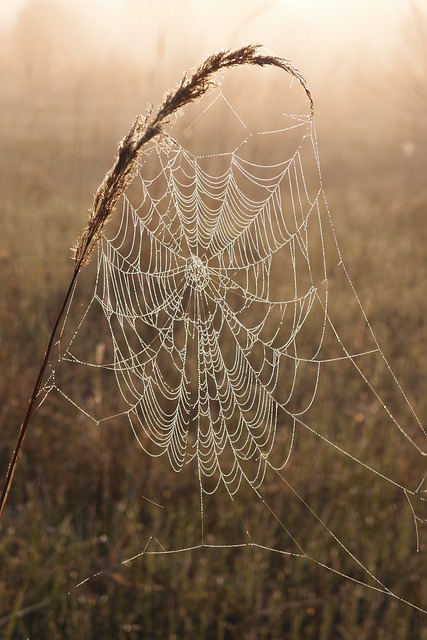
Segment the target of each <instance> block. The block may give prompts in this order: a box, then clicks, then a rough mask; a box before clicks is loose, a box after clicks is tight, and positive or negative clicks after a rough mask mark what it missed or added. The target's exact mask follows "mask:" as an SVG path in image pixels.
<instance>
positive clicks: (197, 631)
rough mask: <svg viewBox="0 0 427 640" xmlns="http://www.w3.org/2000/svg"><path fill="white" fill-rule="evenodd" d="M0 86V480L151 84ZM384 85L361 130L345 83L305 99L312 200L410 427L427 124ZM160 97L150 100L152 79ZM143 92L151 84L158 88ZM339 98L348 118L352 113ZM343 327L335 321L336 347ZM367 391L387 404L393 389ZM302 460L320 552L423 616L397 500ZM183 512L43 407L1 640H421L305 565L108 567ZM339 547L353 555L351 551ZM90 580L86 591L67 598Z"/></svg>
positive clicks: (379, 437)
mask: <svg viewBox="0 0 427 640" xmlns="http://www.w3.org/2000/svg"><path fill="white" fill-rule="evenodd" d="M2 72H3V77H4V78H5V81H4V90H3V92H2V97H1V100H0V141H1V148H2V154H1V158H0V193H1V203H0V216H1V233H0V265H1V275H0V286H1V303H0V370H1V385H0V434H1V437H0V477H3V475H4V473H5V470H6V468H7V464H8V460H9V457H10V454H11V451H12V449H13V446H14V442H15V438H16V434H17V430H18V427H19V424H20V423H21V421H22V417H23V413H24V410H25V407H26V403H27V401H28V398H29V395H30V393H31V390H32V385H33V383H34V379H35V377H36V374H37V370H38V366H39V364H40V359H41V357H42V355H43V351H44V348H45V345H46V342H47V339H48V335H49V331H50V328H51V326H52V322H53V320H54V318H55V315H56V313H57V310H58V307H59V305H60V302H61V298H62V295H63V292H64V288H65V286H66V285H67V283H68V281H69V278H70V275H71V272H72V266H73V265H72V261H71V259H70V255H71V252H70V249H69V248H70V247H71V246H72V245H73V244H74V242H75V240H76V237H77V235H78V233H79V232H80V230H81V228H82V226H83V225H84V223H85V219H86V212H87V209H88V207H89V206H90V204H91V200H92V196H93V193H94V192H95V190H96V188H97V186H98V184H99V182H100V181H101V179H102V178H103V176H104V173H105V171H106V170H107V169H108V168H109V166H110V165H111V163H112V159H113V157H114V153H115V148H116V145H117V142H118V140H119V139H120V138H121V137H122V136H123V135H124V133H125V132H126V130H127V128H128V126H129V124H130V122H131V121H132V119H133V117H134V115H135V114H136V113H138V112H140V111H141V110H143V106H144V105H145V103H146V101H147V99H151V98H152V96H151V95H150V82H153V70H152V69H148V70H145V71H144V72H143V71H141V69H138V68H137V67H135V66H132V65H130V64H129V65H126V67H125V70H124V67H123V64H121V63H120V61H114V59H110V60H108V61H107V62H106V63H105V65H99V66H97V67H96V68H93V66H92V67H91V68H90V69H89V70H87V69H86V70H76V71H75V73H73V74H70V75H69V77H61V78H55V81H52V79H51V78H49V77H45V76H44V74H43V71H40V70H38V71H37V73H35V74H34V73H33V74H29V75H28V70H26V68H25V67H22V66H19V65H18V64H17V66H16V68H15V67H9V66H6V65H4V68H3V69H2ZM181 72H182V69H177V70H176V73H174V74H172V72H171V77H173V79H175V78H177V77H179V75H180V73H181ZM399 78H400V72H399V70H395V76H394V83H395V85H396V88H395V94H394V98H393V101H392V102H393V104H392V105H391V106H390V107H389V108H388V107H387V108H386V107H385V106H384V103H383V99H382V97H381V96H382V94H383V92H382V91H380V96H378V94H377V93H375V92H374V93H373V94H372V95H370V99H371V100H372V102H373V105H372V111H371V112H370V115H369V117H368V115H367V114H368V112H367V111H366V110H365V111H364V112H363V117H362V118H361V117H360V112H359V107H360V104H362V105H363V104H366V102H367V101H366V100H365V102H363V100H362V99H360V95H361V93H362V94H363V92H368V94H369V86H368V88H367V87H366V85H363V84H362V86H361V85H360V82H359V80H358V79H357V78H356V80H355V81H354V86H351V87H350V88H349V89H348V91H349V94H348V95H347V97H346V100H345V101H344V107H343V104H342V101H343V100H344V99H343V98H341V99H338V98H337V97H336V96H335V98H334V96H333V95H332V92H333V90H332V88H328V87H327V88H325V89H324V92H325V93H319V95H318V96H315V101H316V103H317V104H318V110H317V127H318V135H319V149H320V159H321V164H322V171H323V176H324V182H325V189H326V195H327V197H328V200H329V206H330V209H331V211H332V216H333V220H334V224H335V227H336V231H337V235H338V238H339V243H340V247H341V249H342V253H343V256H344V260H345V262H346V264H347V267H348V269H349V272H350V274H351V277H352V280H353V282H354V284H355V286H356V289H357V292H358V294H359V296H360V299H361V300H362V303H363V305H364V308H365V309H366V310H367V312H368V315H369V318H370V321H371V322H372V325H373V327H374V331H375V333H376V335H377V337H378V338H379V341H380V344H381V346H382V348H383V350H384V353H385V355H386V357H387V358H388V359H389V360H390V362H391V364H392V366H393V369H394V371H395V372H396V374H397V377H398V378H399V380H401V382H402V385H403V387H404V389H405V390H406V392H407V393H408V396H409V399H410V401H411V403H412V404H413V406H414V408H415V410H416V411H417V413H418V415H419V416H420V418H421V420H422V421H423V419H425V416H427V396H426V394H425V381H426V380H427V351H426V347H425V345H426V344H427V322H426V312H427V301H426V296H425V287H426V282H427V249H426V243H425V238H426V237H427V215H426V214H427V186H426V183H425V168H426V166H427V138H426V136H425V133H423V132H425V131H426V130H427V127H426V125H427V119H425V120H424V121H423V122H424V127H425V128H424V129H422V128H420V126H419V123H418V120H417V118H418V117H419V109H418V106H417V104H418V102H417V101H415V100H414V95H415V96H416V95H417V91H418V87H417V86H415V85H414V86H412V87H411V90H412V93H409V92H408V93H406V94H405V104H404V107H403V108H400V107H396V106H395V105H396V104H398V105H399V101H400V99H401V98H402V93H401V91H400V90H399V87H398V86H397V85H398V81H399ZM408 78H409V76H406V77H405V79H406V80H408ZM164 80H165V85H164V87H163V88H164V89H166V88H168V86H169V84H170V82H169V77H168V78H165V79H164ZM173 81H174V80H173ZM425 82H427V78H426V77H424V83H425ZM155 83H156V85H159V84H160V81H159V79H158V78H156V81H155ZM387 86H389V85H388V84H387V82H386V80H384V87H387ZM420 86H421V87H423V90H425V84H424V85H420ZM334 90H335V91H338V89H337V87H334ZM385 90H386V89H385V88H384V91H385ZM156 91H158V86H156ZM352 91H353V96H358V97H359V99H360V100H361V103H358V102H357V100H356V99H352V97H351V95H350V94H351V92H352ZM420 91H421V90H420ZM380 105H381V108H380ZM376 107H377V108H376ZM343 108H344V109H345V111H344V112H345V122H344V118H343V115H342V114H343ZM411 112H412V113H413V114H414V115H413V117H411V116H410V114H411ZM349 123H350V125H351V126H349ZM415 123H416V124H415ZM344 312H345V310H344ZM356 328H357V327H356ZM354 330H355V327H354V325H353V324H352V318H351V317H350V318H349V319H348V327H347V328H346V331H348V332H349V333H351V332H352V331H354ZM333 382H334V384H332V383H333ZM76 384H78V381H76ZM331 385H332V386H331V387H329V388H326V389H324V388H322V391H321V393H320V394H319V397H318V399H317V403H316V411H317V413H316V418H317V420H318V421H319V423H322V422H324V423H328V424H329V428H330V429H331V430H332V431H333V430H334V429H335V430H339V428H340V425H342V422H343V420H347V421H352V420H353V421H354V413H353V415H351V413H349V412H350V409H349V407H350V406H353V405H352V404H351V403H350V400H354V397H355V396H357V394H360V388H359V386H358V383H357V381H356V382H355V381H354V378H349V379H348V380H339V381H331ZM383 392H384V394H385V395H386V396H387V394H392V388H391V387H390V388H389V389H387V388H385V389H384V390H383ZM383 426H384V425H382V424H381V423H380V420H378V423H376V424H375V427H376V430H375V440H374V441H369V442H367V445H366V446H367V449H369V450H370V451H374V452H377V454H378V455H380V456H381V457H382V459H383V461H384V462H385V463H386V466H389V465H390V467H393V466H396V467H399V468H400V475H401V476H402V477H405V474H406V475H407V477H408V478H410V476H411V460H408V459H403V458H402V457H401V456H400V455H399V453H400V452H399V451H398V450H396V447H395V446H394V444H393V442H392V441H390V439H389V438H388V437H387V433H386V429H383V428H382V427H383ZM312 443H313V441H312V440H311V441H310V440H309V439H308V438H307V441H305V440H302V441H301V443H300V444H299V445H298V450H297V452H296V453H295V454H294V455H296V456H297V459H298V464H297V465H295V466H293V467H292V481H293V483H294V484H295V485H296V486H297V487H298V489H299V491H300V492H301V493H302V495H304V496H306V497H309V499H310V504H312V505H313V508H314V506H315V509H316V513H317V514H318V516H319V517H320V518H321V519H322V520H323V521H325V522H327V523H328V526H329V527H330V528H331V529H332V530H333V531H334V532H335V533H337V535H338V537H340V538H342V539H344V540H348V542H349V544H350V543H351V544H352V545H353V547H355V548H357V549H360V553H361V555H362V556H363V557H364V561H365V563H366V564H367V566H369V567H372V570H373V571H374V573H375V575H378V576H379V577H380V579H381V580H383V581H384V583H385V584H386V585H387V587H388V588H390V589H391V590H392V591H393V592H395V593H397V594H398V595H399V596H401V597H402V598H405V599H406V600H408V601H409V602H414V603H416V604H419V605H420V606H422V605H423V604H424V606H426V603H427V579H426V575H427V571H426V570H427V560H426V554H427V539H426V531H425V527H424V530H423V528H422V527H420V535H421V538H420V553H418V554H417V553H416V551H415V548H416V539H415V528H414V522H413V518H412V515H411V512H410V509H409V507H408V503H407V501H406V500H405V498H404V495H403V494H402V492H400V491H398V490H394V489H393V487H391V488H389V489H388V490H384V487H383V486H380V483H378V488H377V484H376V479H375V477H373V476H372V475H371V474H369V473H366V472H365V470H363V469H362V468H358V467H356V468H355V465H354V464H350V463H349V462H348V461H346V460H343V459H340V458H338V457H337V456H336V455H333V452H332V451H331V452H329V454H328V451H327V450H326V451H325V449H323V450H322V452H323V455H322V457H320V456H319V457H316V459H314V456H313V450H312V448H311V446H312ZM148 487H151V488H153V487H154V488H155V489H156V490H157V491H158V493H159V495H164V496H165V495H167V492H168V491H171V488H173V491H174V496H175V498H174V505H173V509H171V510H169V511H168V512H167V513H163V512H162V511H160V510H158V511H156V510H152V509H151V510H149V509H148V508H147V505H146V504H145V503H144V501H141V499H140V496H141V495H143V494H144V493H145V492H146V491H147V488H148ZM265 491H266V493H267V494H268V496H269V497H270V501H271V504H272V505H273V508H274V509H275V510H276V511H277V513H279V514H281V513H283V514H286V523H287V526H290V527H291V528H292V529H293V530H295V531H298V532H301V535H302V536H303V537H304V536H306V533H307V534H308V533H310V544H312V545H313V552H315V551H316V545H318V546H319V548H320V547H321V546H322V545H323V546H324V548H322V549H320V551H321V553H326V554H327V556H328V557H329V558H330V559H331V562H333V561H334V553H335V551H334V545H333V544H332V541H331V540H329V541H328V540H325V537H324V536H322V535H320V534H321V532H320V531H319V535H317V531H316V529H315V527H314V528H313V529H311V531H310V532H307V531H306V530H307V526H308V525H307V520H306V518H305V515H304V512H303V511H302V510H298V509H295V510H294V511H292V510H291V509H288V506H287V505H288V503H287V499H288V496H287V495H286V492H284V488H283V483H281V482H279V481H278V478H277V477H276V478H275V477H274V476H273V477H271V478H269V480H268V484H267V486H266V487H265ZM221 501H222V498H221V496H218V497H216V498H215V500H213V503H212V505H211V509H212V513H213V514H215V516H216V522H215V526H216V527H217V528H218V529H222V528H224V529H229V528H230V527H231V528H232V527H233V518H232V516H231V514H230V512H229V505H228V502H225V501H224V502H221ZM242 502H243V503H244V504H245V505H246V508H247V510H248V513H249V514H250V515H249V516H248V518H249V522H250V529H251V532H252V533H253V534H254V535H255V536H257V535H258V534H259V536H260V538H262V539H264V540H266V544H268V545H269V546H271V547H274V546H278V545H279V546H280V539H281V536H283V531H282V530H281V528H280V526H279V524H278V523H276V525H274V522H273V523H271V522H269V527H266V523H265V522H264V521H263V514H262V512H260V510H259V508H258V507H259V505H257V503H256V502H254V501H253V496H251V495H250V494H249V493H248V495H245V493H244V491H243V495H242ZM349 507H350V508H349ZM198 509H199V503H198V494H197V491H196V492H195V491H194V478H192V477H191V475H189V474H187V475H185V474H184V475H183V476H182V477H178V478H176V477H175V476H174V474H173V473H172V472H171V471H170V469H169V467H168V466H167V464H166V463H165V462H162V461H161V460H160V461H156V460H152V461H151V462H150V464H149V465H146V466H142V465H141V451H140V450H139V448H138V447H137V446H136V443H135V441H134V438H133V436H132V434H130V433H129V432H128V431H125V430H121V429H114V428H111V429H105V430H94V429H92V428H90V427H88V425H87V423H85V422H84V421H83V420H79V419H77V418H76V416H75V415H74V414H72V413H70V412H69V407H67V405H65V403H64V405H61V404H58V405H53V406H49V410H47V409H46V410H44V409H43V408H42V409H41V410H40V412H39V414H37V415H36V416H35V420H34V424H33V425H32V427H31V428H30V431H29V434H28V437H27V440H26V442H25V446H24V450H23V455H22V458H21V460H20V463H19V466H18V471H17V474H16V478H15V480H14V485H13V489H12V492H11V495H10V498H9V502H8V505H7V507H6V509H5V513H4V516H3V518H2V519H1V521H0V636H1V637H4V638H5V639H14V640H15V639H16V640H20V639H25V638H28V637H29V638H31V639H36V640H44V639H46V640H47V639H51V638H55V639H56V638H58V639H59V638H62V639H71V638H72V639H82V640H83V639H88V638H91V639H94V640H97V639H101V638H103V639H104V638H114V639H116V638H117V639H119V640H120V639H124V640H125V639H131V640H136V639H139V638H143V639H151V638H162V639H168V640H173V639H180V638H201V639H206V640H220V639H222V640H237V639H244V640H254V639H257V640H258V639H260V640H262V639H270V640H272V639H279V638H286V639H289V640H302V639H304V640H306V639H308V640H310V639H312V640H329V639H335V638H337V639H339V638H342V639H345V640H347V639H356V638H357V639H358V640H359V639H361V640H363V639H365V640H370V639H373V638H375V639H378V640H380V639H383V640H389V639H390V638H393V639H397V640H400V639H401V640H406V639H408V640H409V639H411V640H413V639H415V640H416V639H419V640H427V615H426V614H423V613H421V612H419V611H417V610H416V609H414V608H411V607H410V606H408V605H406V604H404V603H403V602H399V601H398V600H396V599H394V598H392V597H388V596H386V595H384V594H383V593H378V592H375V591H373V590H370V589H368V588H365V587H363V586H361V585H358V584H356V583H354V582H351V581H349V580H346V579H343V578H342V576H340V575H337V574H335V573H332V572H328V571H326V570H324V569H322V568H321V567H319V566H318V565H316V564H315V563H311V562H309V561H308V560H307V559H305V560H302V559H296V558H295V559H286V558H284V557H283V556H280V555H277V554H274V553H271V552H267V551H263V550H261V549H259V548H256V547H246V548H240V549H198V550H195V551H192V552H185V553H177V554H173V555H158V556H155V555H154V556H146V555H145V556H141V557H138V558H136V559H135V560H133V561H132V562H129V563H127V564H125V565H121V564H120V563H121V562H123V560H125V559H127V558H131V557H133V556H136V555H139V554H141V552H142V551H143V549H144V545H145V544H146V541H147V536H148V535H155V533H156V532H161V535H162V538H163V539H167V540H168V541H169V542H170V545H171V547H175V548H182V547H186V546H188V541H189V540H191V539H192V536H193V534H194V527H195V520H194V514H197V513H198ZM361 518H362V520H361ZM373 526H375V529H376V534H375V538H374V537H373V534H372V530H373ZM353 531H354V532H355V531H357V532H358V536H360V538H358V539H357V540H354V539H353V540H352V532H353ZM346 563H348V564H346ZM336 567H337V570H339V571H340V572H342V573H343V574H349V575H351V576H353V577H354V579H355V580H358V579H360V580H363V579H365V577H364V576H363V574H362V573H360V574H357V572H356V573H355V572H354V566H353V565H352V563H351V562H350V561H349V559H348V558H346V557H345V555H344V556H343V557H340V558H339V563H338V560H337V565H336ZM402 567H404V568H405V571H404V573H403V572H402V571H401V568H402ZM98 572H101V573H100V575H99V576H96V574H97V573H98ZM88 576H93V577H92V579H91V580H89V581H88V582H87V583H86V584H84V585H82V586H81V587H79V588H74V585H75V584H76V583H78V582H79V580H82V579H84V578H86V577H88Z"/></svg>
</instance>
